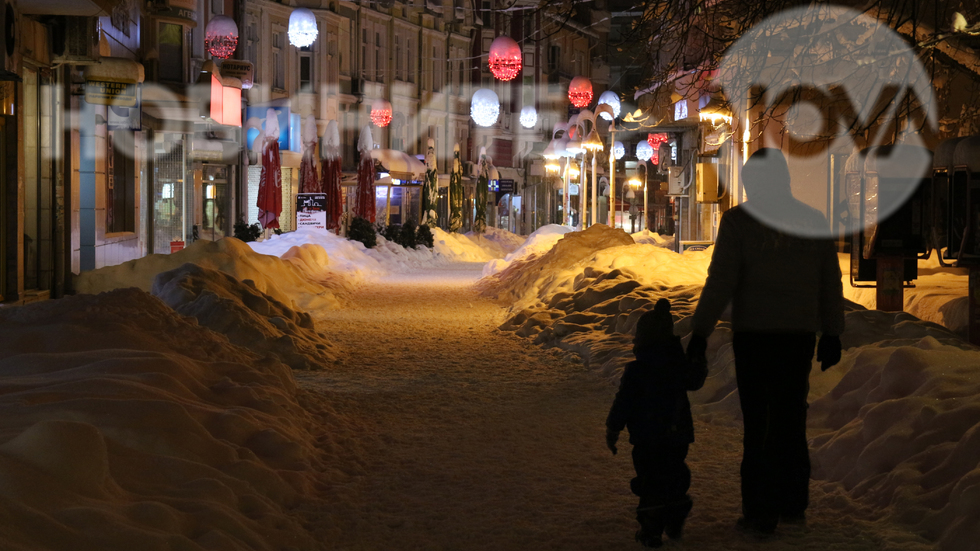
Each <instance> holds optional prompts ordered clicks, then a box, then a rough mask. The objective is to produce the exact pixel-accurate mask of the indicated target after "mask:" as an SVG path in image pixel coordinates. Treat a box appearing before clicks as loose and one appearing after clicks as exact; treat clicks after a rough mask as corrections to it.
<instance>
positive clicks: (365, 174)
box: [354, 125, 375, 224]
mask: <svg viewBox="0 0 980 551" xmlns="http://www.w3.org/2000/svg"><path fill="white" fill-rule="evenodd" d="M372 149H374V138H373V137H372V136H371V127H370V126H368V125H364V128H362V129H361V137H360V139H359V140H357V150H358V151H359V152H360V153H361V162H360V163H359V164H358V166H357V198H356V199H355V201H354V216H357V217H359V218H364V219H366V220H368V221H370V222H371V223H372V224H373V223H374V215H375V212H374V211H375V198H374V158H373V157H372V156H371V150H372Z"/></svg>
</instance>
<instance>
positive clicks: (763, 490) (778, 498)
mask: <svg viewBox="0 0 980 551" xmlns="http://www.w3.org/2000/svg"><path fill="white" fill-rule="evenodd" d="M742 181H743V182H744V185H745V191H746V193H747V195H748V201H747V202H745V203H743V204H742V205H739V206H736V207H734V208H732V209H730V210H728V211H727V212H725V214H724V216H722V217H721V222H720V224H719V227H718V238H717V240H716V242H715V248H714V253H713V254H712V257H711V264H710V266H709V267H708V279H707V280H706V281H705V284H704V288H703V289H702V290H701V297H700V299H698V305H697V308H696V309H695V312H694V319H693V320H692V328H693V335H692V336H691V340H690V342H689V343H688V347H687V356H688V359H689V360H690V361H692V362H696V363H702V364H704V363H706V359H705V355H706V349H707V338H708V336H709V335H710V334H711V332H712V331H713V330H714V326H715V323H716V322H717V321H718V318H719V317H720V316H721V314H722V312H723V311H724V310H725V308H726V307H727V306H728V305H729V303H730V304H731V307H732V310H731V312H732V313H731V316H732V328H733V329H734V331H735V334H734V337H733V343H732V350H733V352H734V355H735V376H736V382H737V384H738V396H739V403H740V405H741V408H742V418H743V424H744V437H743V453H742V466H741V470H740V475H741V486H742V515H743V516H742V517H741V518H740V519H739V520H738V522H737V526H739V527H740V528H742V529H746V530H748V531H751V532H755V533H758V534H771V533H772V532H773V531H775V529H776V526H777V524H778V523H779V522H780V521H783V522H796V523H800V522H803V521H805V511H806V508H807V506H808V504H809V482H810V456H809V449H808V447H807V440H806V410H807V393H808V391H809V376H810V365H811V361H812V360H813V351H814V344H815V343H816V333H817V332H818V331H819V332H820V333H821V337H820V343H819V345H817V360H818V361H820V362H821V369H824V370H826V369H827V368H829V367H830V366H832V365H834V364H836V363H837V362H838V361H840V357H841V342H840V338H839V337H840V334H841V333H842V332H843V331H844V299H843V287H842V284H841V271H840V265H839V263H838V260H837V252H836V248H835V247H834V244H833V242H832V241H831V240H830V239H829V238H821V237H819V236H820V235H821V234H822V232H825V231H826V228H827V227H828V226H827V220H826V218H824V216H823V215H822V214H821V213H820V212H818V211H817V210H815V209H813V208H810V207H808V206H806V205H804V204H803V203H801V202H800V201H797V200H796V199H795V198H794V197H793V194H792V190H791V188H790V174H789V167H788V165H787V163H786V158H785V157H784V156H783V154H782V153H781V152H780V151H779V150H777V149H760V150H759V151H756V152H755V153H754V154H752V156H751V158H749V160H748V162H747V163H746V164H745V166H744V167H743V168H742Z"/></svg>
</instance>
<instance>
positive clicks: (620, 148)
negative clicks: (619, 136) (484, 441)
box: [613, 141, 626, 161]
mask: <svg viewBox="0 0 980 551" xmlns="http://www.w3.org/2000/svg"><path fill="white" fill-rule="evenodd" d="M613 154H614V155H616V160H617V161H618V160H620V159H622V158H623V156H624V155H626V147H625V146H624V145H623V142H620V141H617V142H616V143H615V144H614V145H613Z"/></svg>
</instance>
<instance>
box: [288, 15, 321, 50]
mask: <svg viewBox="0 0 980 551" xmlns="http://www.w3.org/2000/svg"><path fill="white" fill-rule="evenodd" d="M286 34H287V35H288V36H289V43H290V44H292V45H293V46H296V47H297V48H305V47H306V46H309V45H310V44H313V41H314V40H316V36H317V34H319V30H317V27H316V16H315V15H313V12H312V11H311V10H309V9H307V8H296V9H294V10H293V13H291V14H289V30H288V31H287V32H286Z"/></svg>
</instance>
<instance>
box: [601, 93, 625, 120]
mask: <svg viewBox="0 0 980 551" xmlns="http://www.w3.org/2000/svg"><path fill="white" fill-rule="evenodd" d="M596 103H597V104H598V105H608V106H609V107H611V108H612V110H613V114H612V116H610V115H609V113H606V112H600V113H599V116H600V117H602V118H604V119H606V120H607V121H611V120H613V119H614V118H616V117H618V116H619V111H620V109H622V105H621V104H620V101H619V96H617V95H616V92H613V91H612V90H606V91H605V92H603V93H602V94H600V95H599V101H597V102H596Z"/></svg>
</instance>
